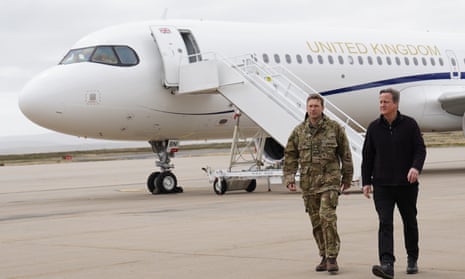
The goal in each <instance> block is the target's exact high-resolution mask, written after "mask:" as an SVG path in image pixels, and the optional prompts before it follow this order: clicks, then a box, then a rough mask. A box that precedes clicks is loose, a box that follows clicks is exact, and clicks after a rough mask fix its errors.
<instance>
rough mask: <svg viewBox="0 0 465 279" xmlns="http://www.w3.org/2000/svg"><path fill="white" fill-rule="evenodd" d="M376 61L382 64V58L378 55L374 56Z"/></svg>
mask: <svg viewBox="0 0 465 279" xmlns="http://www.w3.org/2000/svg"><path fill="white" fill-rule="evenodd" d="M376 61H378V65H383V60H382V59H381V57H380V56H377V57H376Z"/></svg>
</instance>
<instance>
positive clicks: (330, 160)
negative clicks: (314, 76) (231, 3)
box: [283, 94, 353, 273]
mask: <svg viewBox="0 0 465 279" xmlns="http://www.w3.org/2000/svg"><path fill="white" fill-rule="evenodd" d="M323 109H324V100H323V98H322V97H321V96H320V95H318V94H312V95H310V96H309V97H308V99H307V115H306V119H305V121H304V122H302V123H301V124H299V125H298V126H297V127H295V129H294V130H293V131H292V133H291V135H290V136H289V140H288V142H287V146H286V149H285V157H284V167H283V173H284V183H285V185H286V186H287V188H288V189H289V190H290V191H296V185H295V174H296V172H297V170H298V169H299V165H300V188H301V189H302V196H303V199H304V205H305V210H306V211H307V212H308V214H309V216H310V221H311V223H312V226H313V236H314V238H315V241H316V244H317V246H318V249H319V250H320V256H321V257H322V260H321V263H320V264H319V265H317V266H316V271H328V272H331V273H334V272H337V271H338V270H339V267H338V265H337V261H336V258H337V256H338V253H339V247H340V240H339V235H338V233H337V225H336V223H337V216H336V207H337V204H338V198H339V194H340V192H341V191H342V192H343V191H344V190H346V189H348V188H349V187H350V184H351V181H352V175H353V165H352V155H351V152H350V146H349V141H348V140H347V136H346V135H345V132H344V129H343V128H342V127H341V126H340V125H339V124H338V123H337V122H335V121H333V120H330V119H329V118H328V117H327V116H325V115H324V114H323Z"/></svg>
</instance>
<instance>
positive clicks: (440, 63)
mask: <svg viewBox="0 0 465 279" xmlns="http://www.w3.org/2000/svg"><path fill="white" fill-rule="evenodd" d="M439 65H441V66H444V60H442V58H441V57H439Z"/></svg>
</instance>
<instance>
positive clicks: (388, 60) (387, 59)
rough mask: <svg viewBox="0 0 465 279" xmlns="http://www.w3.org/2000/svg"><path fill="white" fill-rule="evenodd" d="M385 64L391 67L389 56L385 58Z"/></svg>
mask: <svg viewBox="0 0 465 279" xmlns="http://www.w3.org/2000/svg"><path fill="white" fill-rule="evenodd" d="M386 64H388V65H392V60H391V57H389V56H386Z"/></svg>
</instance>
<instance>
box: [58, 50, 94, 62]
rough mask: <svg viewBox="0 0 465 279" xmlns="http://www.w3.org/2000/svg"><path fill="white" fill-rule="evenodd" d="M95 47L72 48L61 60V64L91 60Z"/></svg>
mask: <svg viewBox="0 0 465 279" xmlns="http://www.w3.org/2000/svg"><path fill="white" fill-rule="evenodd" d="M94 49H95V47H88V48H80V49H72V50H70V51H69V52H68V54H66V56H65V58H63V60H61V62H60V64H72V63H80V62H87V61H89V58H90V56H91V55H92V52H94Z"/></svg>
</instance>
